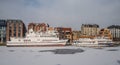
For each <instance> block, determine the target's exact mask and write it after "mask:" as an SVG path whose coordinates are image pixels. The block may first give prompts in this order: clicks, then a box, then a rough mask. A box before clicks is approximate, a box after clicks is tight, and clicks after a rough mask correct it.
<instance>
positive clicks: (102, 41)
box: [73, 37, 114, 46]
mask: <svg viewBox="0 0 120 65" xmlns="http://www.w3.org/2000/svg"><path fill="white" fill-rule="evenodd" d="M113 43H114V42H113V41H112V40H111V39H108V38H107V37H95V38H93V39H90V38H80V39H79V40H75V41H74V42H73V45H76V46H111V45H113Z"/></svg>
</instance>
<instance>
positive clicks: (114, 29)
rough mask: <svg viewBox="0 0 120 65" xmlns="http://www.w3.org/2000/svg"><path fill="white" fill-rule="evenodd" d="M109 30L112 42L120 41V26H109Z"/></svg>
mask: <svg viewBox="0 0 120 65" xmlns="http://www.w3.org/2000/svg"><path fill="white" fill-rule="evenodd" d="M108 29H110V31H111V33H112V36H113V40H114V41H120V26H119V25H111V26H109V27H108Z"/></svg>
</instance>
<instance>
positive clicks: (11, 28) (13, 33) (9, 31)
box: [6, 20, 26, 41]
mask: <svg viewBox="0 0 120 65" xmlns="http://www.w3.org/2000/svg"><path fill="white" fill-rule="evenodd" d="M25 33H26V27H25V24H24V23H23V21H22V20H7V28H6V39H7V41H8V40H10V37H16V38H18V37H24V36H25Z"/></svg>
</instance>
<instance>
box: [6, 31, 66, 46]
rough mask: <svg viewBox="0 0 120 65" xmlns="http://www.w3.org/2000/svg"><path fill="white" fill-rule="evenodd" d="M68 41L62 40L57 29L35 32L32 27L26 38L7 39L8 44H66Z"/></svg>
mask: <svg viewBox="0 0 120 65" xmlns="http://www.w3.org/2000/svg"><path fill="white" fill-rule="evenodd" d="M66 41H67V40H60V39H59V37H58V33H57V32H56V31H55V30H52V31H49V30H47V31H46V32H41V31H39V32H34V31H33V30H32V29H30V30H29V33H26V37H24V38H15V37H10V41H7V46H57V45H60V46H61V45H62V46H64V45H66Z"/></svg>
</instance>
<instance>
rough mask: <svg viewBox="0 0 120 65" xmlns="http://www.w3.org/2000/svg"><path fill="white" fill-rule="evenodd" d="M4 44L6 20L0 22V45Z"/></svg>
mask: <svg viewBox="0 0 120 65" xmlns="http://www.w3.org/2000/svg"><path fill="white" fill-rule="evenodd" d="M4 42H6V20H0V43H4Z"/></svg>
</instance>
